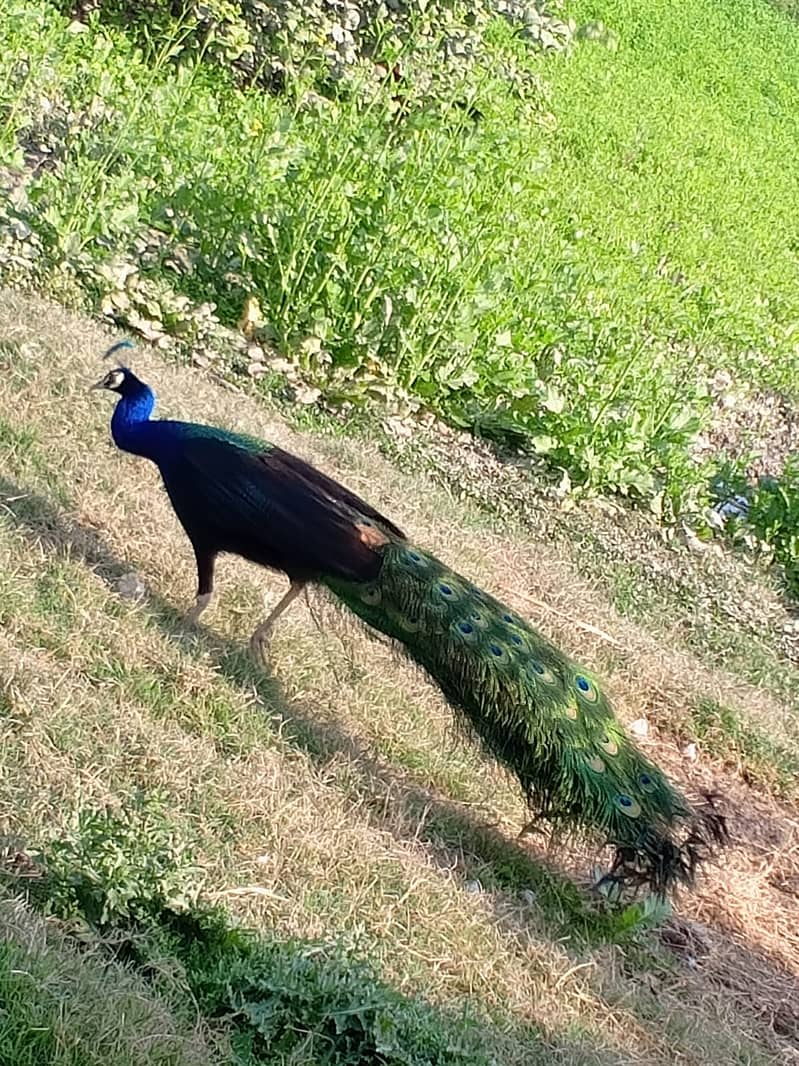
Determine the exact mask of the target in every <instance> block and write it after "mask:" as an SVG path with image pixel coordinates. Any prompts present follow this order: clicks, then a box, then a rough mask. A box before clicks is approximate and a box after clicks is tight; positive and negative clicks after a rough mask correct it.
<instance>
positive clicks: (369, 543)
mask: <svg viewBox="0 0 799 1066" xmlns="http://www.w3.org/2000/svg"><path fill="white" fill-rule="evenodd" d="M122 343H123V344H124V343H126V342H122ZM118 347H119V345H115V346H113V347H112V348H111V349H109V352H108V353H106V354H107V355H108V354H111V353H113V352H114V351H116V350H117V348H118ZM93 388H100V389H109V390H111V391H112V392H116V393H117V394H118V395H119V400H118V401H117V403H116V407H115V409H114V413H113V416H112V420H111V433H112V436H113V439H114V442H115V443H116V445H117V446H118V447H119V448H121V449H122V450H124V451H126V452H131V453H133V454H135V455H139V456H143V457H144V458H146V459H149V460H151V461H152V462H154V463H155V464H156V466H157V467H158V469H159V471H160V473H161V477H162V479H163V483H164V486H165V488H166V491H167V493H168V496H169V499H170V501H171V503H172V507H173V508H174V511H175V513H176V515H177V517H178V519H179V520H180V522H181V524H182V525H183V528H184V530H185V532H186V534H187V535H188V538H189V540H190V542H191V544H192V547H193V549H194V555H195V559H196V564H197V596H196V602H195V604H194V607H193V608H192V610H191V611H190V612H189V615H188V618H189V621H190V622H196V621H197V619H198V618H199V617H200V615H201V613H202V612H203V611H204V610H205V609H206V608H207V607H208V604H209V603H210V601H211V597H212V594H213V586H214V564H215V560H216V558H217V556H218V555H219V554H220V553H232V554H235V555H239V556H242V557H244V558H245V559H248V560H250V561H252V562H255V563H259V564H260V565H262V566H265V567H269V568H270V569H273V570H277V571H281V572H283V573H284V574H286V576H287V577H288V579H289V588H288V590H287V592H286V593H285V595H284V596H283V597H282V598H281V599H280V601H279V602H278V603H277V605H276V606H275V607H274V609H273V610H272V611H271V613H270V614H269V615H268V617H267V618H266V619H265V620H264V621H263V622H262V623H261V624H260V625H259V626H258V627H257V628H256V630H255V632H254V633H253V635H252V639H251V642H250V645H251V649H252V652H253V654H254V655H255V656H256V657H257V658H258V659H261V660H263V659H264V657H265V653H266V645H267V642H268V639H269V634H270V630H271V629H272V627H273V625H274V623H275V621H276V620H277V618H278V617H279V616H280V615H281V614H282V613H283V611H285V610H286V608H287V607H288V606H289V604H290V603H291V602H292V600H294V599H295V598H296V596H297V595H298V594H299V593H300V592H301V591H302V589H303V588H304V587H305V586H306V584H308V583H309V582H310V583H314V584H317V585H322V586H325V587H326V588H327V589H328V590H329V591H330V592H331V593H332V594H333V596H334V597H335V598H337V599H338V600H339V601H340V603H342V604H344V605H345V606H346V607H347V608H349V610H350V611H352V612H353V613H354V614H355V615H357V616H358V618H359V619H361V621H362V622H364V623H366V625H367V626H370V627H372V628H373V629H375V630H378V631H380V632H381V633H382V634H384V635H386V636H387V637H388V638H390V639H391V641H392V642H394V643H395V644H396V645H397V646H398V647H399V648H401V649H402V650H403V651H404V653H405V654H406V655H407V656H408V657H409V658H410V659H412V660H413V661H414V662H415V663H416V664H418V665H419V666H420V667H422V668H423V669H424V671H426V673H427V674H428V675H429V676H430V677H431V678H432V679H433V680H434V681H435V682H436V683H437V685H438V686H439V688H440V689H441V691H442V692H443V694H444V696H445V698H446V699H447V701H448V703H449V704H450V705H451V707H452V708H453V709H454V711H455V715H456V720H457V721H458V723H459V725H460V726H461V727H462V728H463V729H464V730H465V731H466V732H467V734H468V735H470V736H471V737H472V738H474V739H476V740H477V741H478V742H479V743H481V744H482V746H483V748H484V749H485V750H486V751H487V752H488V753H489V754H490V755H491V756H493V758H494V759H496V760H497V762H499V763H500V764H501V765H502V766H504V767H505V768H506V769H507V770H509V771H511V773H512V774H514V775H515V776H516V778H517V779H518V781H519V783H520V785H521V787H522V790H523V792H524V794H525V798H526V800H527V802H528V805H529V807H530V809H531V812H532V814H533V822H534V823H535V824H536V825H537V824H538V822H539V821H541V820H543V821H546V822H548V823H549V824H550V825H552V826H553V828H555V829H557V830H559V831H564V830H565V831H570V830H581V831H583V832H584V833H587V834H588V835H589V836H593V837H594V838H599V839H600V840H601V842H603V843H607V844H610V845H612V846H613V847H614V848H615V858H614V862H613V865H612V868H611V870H610V872H609V873H608V874H607V875H606V879H608V880H610V881H612V882H614V883H616V884H617V885H619V886H621V887H623V886H632V887H633V888H638V887H640V886H642V885H648V886H649V887H650V889H651V890H652V891H653V892H654V893H655V894H656V895H658V896H660V897H662V896H664V895H665V894H666V892H667V891H668V890H670V889H671V888H673V887H674V886H676V885H677V884H678V883H680V882H682V883H686V884H691V883H692V882H693V880H694V875H695V871H696V868H697V865H698V864H699V863H700V862H702V861H703V860H705V859H706V858H707V857H709V856H710V855H711V854H712V853H713V852H714V851H715V850H716V847H717V846H719V845H722V844H723V843H724V842H725V840H726V836H727V830H726V825H725V820H724V817H723V816H722V815H721V814H720V813H719V812H718V811H717V809H716V804H715V800H714V797H712V796H709V795H705V796H703V797H702V798H701V799H700V800H698V801H697V802H695V803H693V804H692V803H689V801H688V800H687V799H686V798H685V797H684V796H683V795H682V794H681V793H680V792H679V791H678V790H677V789H676V788H675V787H674V785H672V784H671V782H670V781H669V780H668V778H667V777H666V776H665V774H664V773H662V772H661V771H660V770H659V769H658V767H657V766H655V765H654V764H653V763H652V762H651V761H649V760H648V759H647V758H646V757H645V756H644V755H643V753H642V752H641V751H640V750H639V749H638V748H637V747H636V746H635V745H634V743H633V742H632V741H631V739H630V738H629V737H628V736H627V734H626V733H625V730H624V729H623V727H622V726H621V724H620V723H619V722H618V720H617V719H616V717H615V716H614V713H613V710H612V708H611V706H610V704H609V702H608V699H607V698H606V696H605V695H604V693H603V691H602V689H601V687H600V685H599V683H598V681H597V679H596V678H595V677H594V676H593V675H592V674H591V672H590V671H588V670H586V669H584V668H583V667H580V666H578V665H576V664H575V663H574V662H572V660H571V659H569V658H568V657H567V656H566V655H565V654H563V652H561V651H560V650H559V649H558V648H556V647H555V646H554V645H553V644H551V643H550V642H549V641H548V640H546V639H545V638H544V637H542V636H541V635H540V634H539V633H537V632H536V631H535V630H534V629H533V628H532V627H531V626H530V625H528V624H527V622H525V621H524V619H523V618H521V617H520V616H519V615H518V614H517V613H516V612H514V611H512V610H510V609H509V608H508V607H506V606H505V605H504V604H502V603H500V602H499V600H496V599H495V598H494V597H493V596H490V595H489V594H488V593H486V592H484V591H483V590H482V589H480V588H478V587H477V586H476V585H474V584H473V583H472V582H470V581H468V580H467V579H466V578H464V577H461V576H460V575H459V574H457V573H455V571H453V570H450V569H449V567H447V566H446V565H445V564H444V563H442V562H441V561H440V560H438V559H437V558H436V557H435V556H433V555H431V554H430V553H429V552H427V551H424V550H422V549H421V548H420V547H417V546H416V545H414V544H413V543H411V542H410V541H409V540H408V538H407V537H406V536H405V534H404V533H403V531H402V530H401V529H400V528H399V527H398V526H396V525H395V524H394V523H393V522H392V521H391V520H390V519H388V518H386V517H385V516H384V515H382V514H380V513H379V512H378V511H376V510H375V509H374V508H373V507H371V506H370V505H369V504H367V503H366V502H365V501H364V500H362V499H361V498H360V497H359V496H357V495H355V493H353V492H350V491H349V490H348V489H346V488H344V486H343V485H341V484H339V483H338V482H337V481H334V480H333V479H332V478H330V477H327V476H326V475H325V474H323V473H321V472H320V471H319V470H316V469H315V468H314V467H313V466H311V465H309V464H308V463H306V462H305V461H303V460H302V459H299V458H298V457H296V456H293V455H291V454H290V453H289V452H287V451H284V450H283V449H282V448H279V447H276V446H274V445H272V444H268V443H266V442H265V441H261V440H258V439H255V438H253V437H250V436H246V435H243V434H240V433H232V432H228V431H227V430H223V429H220V428H216V427H213V426H209V425H203V424H197V423H192V422H178V421H167V420H157V419H153V418H152V414H153V410H154V407H155V395H154V393H153V391H152V389H151V388H150V387H149V386H148V385H146V384H145V383H144V382H143V381H141V380H140V379H139V378H138V377H136V375H135V374H134V373H133V372H132V371H131V370H130V369H128V368H127V367H125V366H118V367H116V368H115V369H113V370H110V371H109V372H108V373H107V374H106V375H105V376H104V377H103V378H102V380H101V381H99V382H97V384H96V385H95V386H93Z"/></svg>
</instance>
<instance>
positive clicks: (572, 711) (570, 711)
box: [563, 703, 580, 722]
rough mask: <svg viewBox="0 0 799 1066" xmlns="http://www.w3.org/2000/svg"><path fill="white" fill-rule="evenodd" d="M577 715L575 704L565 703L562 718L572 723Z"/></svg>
mask: <svg viewBox="0 0 799 1066" xmlns="http://www.w3.org/2000/svg"><path fill="white" fill-rule="evenodd" d="M579 713H580V712H579V711H578V710H577V704H576V703H567V704H566V706H565V707H564V709H563V714H564V716H565V717H566V718H570V719H571V720H572V721H573V722H574V721H576V719H577V716H578V714H579Z"/></svg>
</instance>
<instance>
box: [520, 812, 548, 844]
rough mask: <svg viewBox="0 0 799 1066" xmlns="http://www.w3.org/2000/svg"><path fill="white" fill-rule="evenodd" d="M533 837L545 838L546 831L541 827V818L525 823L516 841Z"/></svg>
mask: <svg viewBox="0 0 799 1066" xmlns="http://www.w3.org/2000/svg"><path fill="white" fill-rule="evenodd" d="M534 835H538V836H546V830H545V829H543V828H542V826H541V818H540V817H538V818H533V819H532V820H531V821H529V822H526V823H525V824H524V825H523V826H522V827H521V829H520V830H519V835H518V836H517V837H516V839H517V840H524V838H525V837H531V836H534Z"/></svg>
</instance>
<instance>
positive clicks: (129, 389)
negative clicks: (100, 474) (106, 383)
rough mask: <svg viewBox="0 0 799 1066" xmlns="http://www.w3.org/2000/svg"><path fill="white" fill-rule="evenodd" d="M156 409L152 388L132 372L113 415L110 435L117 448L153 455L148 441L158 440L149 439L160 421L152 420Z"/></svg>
mask: <svg viewBox="0 0 799 1066" xmlns="http://www.w3.org/2000/svg"><path fill="white" fill-rule="evenodd" d="M154 409H155V393H154V392H153V390H152V389H151V388H150V387H149V386H148V385H145V384H144V382H143V381H139V379H138V378H134V377H133V375H131V380H129V381H126V382H125V387H124V391H123V392H122V393H121V395H120V397H119V401H118V403H117V405H116V407H115V408H114V415H113V417H112V419H111V436H112V437H113V438H114V443H115V444H116V446H117V447H118V448H121V449H122V450H123V451H126V452H133V453H134V454H135V455H144V456H147V458H154V455H153V454H152V447H148V444H149V445H152V444H154V443H155V441H154V440H151V439H150V438H151V437H152V436H153V434H152V430H153V429H154V428H155V426H156V425H157V424H158V423H153V422H151V421H150V416H151V415H152V413H153V410H154Z"/></svg>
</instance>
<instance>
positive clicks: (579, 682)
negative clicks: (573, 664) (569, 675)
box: [574, 674, 599, 703]
mask: <svg viewBox="0 0 799 1066" xmlns="http://www.w3.org/2000/svg"><path fill="white" fill-rule="evenodd" d="M574 687H575V688H576V689H577V694H578V696H580V698H581V699H584V700H585V701H586V702H587V703H596V701H597V700H598V699H599V692H598V691H597V687H596V685H594V684H593V682H591V681H589V680H588V678H587V677H584V676H583V675H582V674H578V675H577V677H575V679H574Z"/></svg>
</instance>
